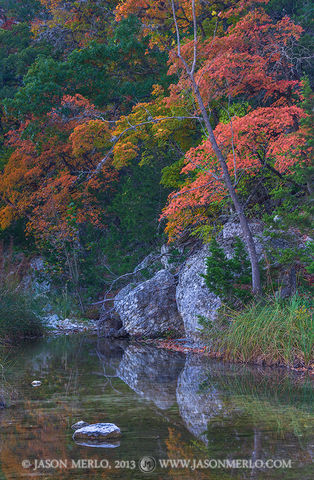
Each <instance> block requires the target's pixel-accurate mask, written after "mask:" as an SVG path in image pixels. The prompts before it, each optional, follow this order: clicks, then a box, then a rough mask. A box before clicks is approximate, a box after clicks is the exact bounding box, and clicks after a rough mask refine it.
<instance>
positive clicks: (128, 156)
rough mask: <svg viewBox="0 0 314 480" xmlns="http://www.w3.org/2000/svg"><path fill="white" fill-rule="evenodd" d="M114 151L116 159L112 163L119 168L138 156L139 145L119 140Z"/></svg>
mask: <svg viewBox="0 0 314 480" xmlns="http://www.w3.org/2000/svg"><path fill="white" fill-rule="evenodd" d="M113 153H114V159H113V162H112V164H113V166H114V167H115V168H116V169H117V170H119V169H121V168H123V167H125V166H126V165H128V163H129V162H130V161H131V160H133V159H134V158H136V157H137V154H138V147H137V145H134V144H133V143H131V142H129V141H127V142H124V143H122V142H119V143H117V144H116V145H115V147H114V149H113Z"/></svg>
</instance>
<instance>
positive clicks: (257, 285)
mask: <svg viewBox="0 0 314 480" xmlns="http://www.w3.org/2000/svg"><path fill="white" fill-rule="evenodd" d="M190 79H191V82H192V86H193V90H194V93H195V96H196V99H197V102H198V104H199V107H200V110H201V113H202V117H203V119H204V122H205V126H206V129H207V132H208V139H209V141H210V143H211V145H212V147H213V150H214V152H215V154H216V156H217V158H218V161H219V163H220V166H221V168H222V171H223V177H224V182H225V185H226V187H227V189H228V191H229V194H230V197H231V199H232V201H233V204H234V207H235V209H236V212H237V214H238V217H239V220H240V224H241V227H242V231H243V236H244V241H245V244H246V247H247V250H248V253H249V258H250V262H251V269H252V290H253V292H254V293H255V294H257V295H260V294H261V292H262V288H261V278H260V271H259V265H258V258H257V254H256V248H255V243H254V240H253V236H252V232H251V229H250V226H249V222H248V220H247V218H246V215H245V213H244V209H243V206H242V205H241V203H240V201H239V199H238V196H237V194H236V191H235V188H234V186H233V185H232V181H231V178H230V174H229V170H228V167H227V163H226V160H225V157H224V156H223V154H222V151H221V150H220V148H219V146H218V144H217V141H216V138H215V134H214V131H213V129H212V126H211V124H210V121H209V116H208V113H207V111H206V108H205V105H204V102H203V99H202V96H201V94H200V91H199V89H198V86H197V84H196V82H195V79H194V76H193V75H192V74H190Z"/></svg>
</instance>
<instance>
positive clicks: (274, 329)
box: [207, 296, 314, 365]
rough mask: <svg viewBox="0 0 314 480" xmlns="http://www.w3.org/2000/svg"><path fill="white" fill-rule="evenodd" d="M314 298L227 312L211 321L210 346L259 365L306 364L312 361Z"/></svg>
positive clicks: (275, 302) (271, 300)
mask: <svg viewBox="0 0 314 480" xmlns="http://www.w3.org/2000/svg"><path fill="white" fill-rule="evenodd" d="M313 307H314V305H313V301H312V302H311V305H310V306H308V305H305V302H304V300H303V298H302V297H300V296H295V297H292V298H290V299H289V300H287V301H282V300H279V299H270V300H268V301H266V302H264V303H253V304H251V305H249V306H248V307H247V308H246V309H244V310H242V311H240V312H236V311H230V312H229V313H228V317H227V321H226V318H224V319H223V321H222V320H221V319H220V324H219V321H218V322H217V323H215V324H213V323H212V328H211V330H209V331H207V333H210V337H211V339H212V340H213V348H214V349H216V350H218V351H221V352H223V353H224V355H225V357H226V358H227V359H229V360H232V361H241V362H245V363H259V364H263V363H265V364H271V365H272V364H284V365H300V364H302V365H309V364H310V363H311V362H312V361H313V346H314V329H313Z"/></svg>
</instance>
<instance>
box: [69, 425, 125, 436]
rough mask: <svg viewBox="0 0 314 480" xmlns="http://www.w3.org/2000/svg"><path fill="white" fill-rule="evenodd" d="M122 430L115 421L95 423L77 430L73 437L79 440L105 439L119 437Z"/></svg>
mask: <svg viewBox="0 0 314 480" xmlns="http://www.w3.org/2000/svg"><path fill="white" fill-rule="evenodd" d="M120 436H121V430H120V428H119V427H117V425H115V424H114V423H94V424H91V425H87V426H86V427H82V428H79V429H78V430H75V432H74V434H73V439H74V440H78V439H82V440H87V439H88V440H104V439H107V438H108V439H109V438H119V437H120Z"/></svg>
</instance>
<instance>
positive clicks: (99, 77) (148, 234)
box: [0, 0, 310, 291]
mask: <svg viewBox="0 0 314 480" xmlns="http://www.w3.org/2000/svg"><path fill="white" fill-rule="evenodd" d="M288 3H289V5H286V11H287V12H288V13H290V14H292V12H294V11H298V14H299V15H303V13H302V12H303V10H302V9H301V7H298V9H295V8H294V6H293V5H292V4H291V2H288ZM6 5H9V7H6V8H7V10H6V12H8V13H7V14H6V17H7V18H12V19H17V22H20V21H21V20H23V19H24V18H25V19H26V18H27V22H25V23H17V24H14V23H15V21H14V22H11V23H12V24H10V25H9V26H6V23H4V22H3V25H5V29H3V28H2V29H0V47H1V51H0V62H1V66H3V76H2V77H1V79H0V80H1V82H2V83H1V85H0V86H1V90H0V96H1V98H3V101H2V103H1V109H2V112H3V114H2V118H1V125H0V126H1V132H0V133H1V138H0V140H1V143H2V142H3V145H2V147H1V149H0V158H1V169H2V172H1V176H0V194H1V205H0V218H1V225H2V229H3V230H2V231H3V232H4V233H3V235H6V233H5V232H8V231H9V230H10V229H11V228H13V226H14V225H15V224H16V222H17V221H20V220H23V222H25V223H26V225H27V226H26V231H27V234H28V238H31V237H32V236H33V237H34V238H36V240H37V245H38V247H39V245H40V246H41V247H40V248H43V245H45V248H46V247H47V245H48V244H49V245H50V246H51V247H52V246H53V248H55V249H57V251H58V249H59V250H60V251H61V250H63V251H64V252H65V251H66V250H67V255H68V254H69V252H70V250H71V248H72V249H73V251H78V250H79V251H80V252H81V251H83V250H84V248H85V247H82V245H85V244H86V250H85V253H84V255H85V254H86V251H87V249H89V248H91V247H90V245H92V244H93V245H94V244H95V242H94V240H91V239H93V237H95V235H96V236H97V235H99V236H98V237H97V238H98V239H101V242H102V243H101V247H100V250H101V251H102V252H104V255H109V256H110V259H111V260H112V262H113V264H114V266H115V269H116V271H117V272H118V273H119V274H120V273H124V271H123V268H126V269H127V270H126V271H129V270H131V269H132V268H133V267H134V265H135V263H132V262H135V261H136V260H135V259H139V257H140V255H141V254H140V253H138V252H139V251H141V252H142V253H143V252H146V251H147V253H148V251H149V249H151V248H152V245H153V244H154V245H155V243H154V242H157V238H159V235H160V234H161V233H162V228H161V227H162V226H163V225H164V223H162V224H161V225H159V227H158V226H157V225H158V222H157V218H158V217H159V216H160V218H161V219H162V220H163V222H166V223H167V225H166V233H167V235H168V237H169V240H170V241H172V240H175V239H176V238H178V237H180V235H182V234H183V233H185V232H186V231H188V232H190V233H192V234H193V235H194V234H197V235H201V236H203V237H205V236H206V235H207V233H208V232H210V231H211V230H210V228H211V226H210V224H211V222H212V223H213V224H215V222H218V223H219V217H220V215H221V213H225V214H226V213H227V214H230V210H232V211H233V212H237V213H236V215H238V216H239V217H240V218H242V220H241V222H242V223H243V226H244V230H245V232H246V233H245V235H246V238H247V246H249V248H248V249H249V251H250V257H251V261H252V262H253V263H254V262H255V265H254V266H253V269H254V270H255V275H257V277H256V278H255V280H254V282H253V287H254V290H255V291H259V281H258V265H257V258H256V255H255V253H254V241H253V239H252V236H251V234H250V228H249V224H248V221H247V218H246V217H247V216H250V215H253V208H255V207H256V204H257V202H256V199H255V197H254V195H255V193H254V192H256V191H258V190H259V189H260V190H263V192H264V191H267V195H268V198H269V199H270V200H269V203H270V204H271V205H273V204H274V203H276V202H275V201H273V200H272V199H271V195H272V193H271V188H274V189H276V188H279V187H278V186H279V185H280V186H281V185H287V184H289V185H290V186H291V188H297V189H300V188H301V189H302V188H303V183H304V180H299V176H298V175H299V174H297V173H296V172H297V169H298V168H299V166H302V168H303V167H304V168H308V167H307V164H308V158H309V147H310V143H309V140H308V130H309V129H308V117H307V116H306V115H307V114H306V113H305V110H304V108H303V105H302V101H303V96H302V95H303V94H302V92H301V90H302V89H303V87H304V82H301V80H300V69H303V65H304V64H303V63H302V61H301V60H299V59H296V52H297V54H299V53H300V51H301V50H300V46H299V45H300V38H301V39H302V34H303V32H302V28H301V27H300V26H299V25H298V24H297V23H295V22H293V21H292V19H291V18H289V17H288V16H284V15H283V14H282V13H281V3H280V1H277V0H269V1H267V0H261V1H254V0H250V1H245V2H244V1H239V0H237V1H236V0H233V1H230V0H220V1H216V2H207V1H205V2H204V1H196V0H195V1H192V0H180V1H171V0H169V1H161V0H156V1H153V0H137V1H133V0H132V1H130V0H124V1H121V0H120V1H118V0H106V1H105V2H99V1H98V0H87V1H86V0H84V1H80V0H78V1H77V0H75V1H74V0H72V1H70V2H61V1H60V0H41V1H40V2H38V1H37V0H27V5H29V7H27V12H26V11H25V8H26V4H25V5H24V6H23V5H18V4H15V2H14V1H11V0H6ZM276 5H277V6H276ZM302 8H303V7H302ZM36 12H37V14H38V18H37V19H36V18H35V17H36ZM304 24H305V25H307V20H306V21H305V22H304ZM30 26H31V30H30ZM306 28H307V27H306ZM178 47H179V49H178ZM301 65H302V67H301ZM167 73H168V74H167ZM169 85H170V87H169ZM293 177H295V178H293ZM160 182H161V185H160ZM267 182H269V185H270V186H269V185H267ZM169 192H170V195H169ZM168 195H169V197H168V203H167V204H166V200H165V198H166V197H167V196H168ZM252 199H253V200H252ZM254 202H255V203H254ZM165 204H166V205H165ZM252 206H253V208H252ZM271 208H272V206H271V207H270V210H271ZM254 211H255V212H256V208H255V210H254ZM203 227H204V228H203ZM202 228H203V230H202ZM157 231H158V233H157ZM92 232H94V233H92ZM95 232H98V233H95ZM206 232H207V233H206ZM203 234H204V235H203ZM99 241H100V240H99ZM248 243H249V245H248ZM116 244H118V245H119V247H118V248H116ZM93 248H94V247H93ZM95 248H96V247H95ZM47 250H49V249H48V248H46V250H45V251H47ZM80 254H81V253H80ZM85 256H86V255H85ZM122 257H123V259H124V260H123V262H122V261H121V258H122ZM85 261H86V258H84V262H85ZM53 262H56V260H55V259H54V260H53ZM61 263H62V262H59V265H61ZM122 264H123V267H122V266H121V265H122ZM58 268H59V267H58Z"/></svg>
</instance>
